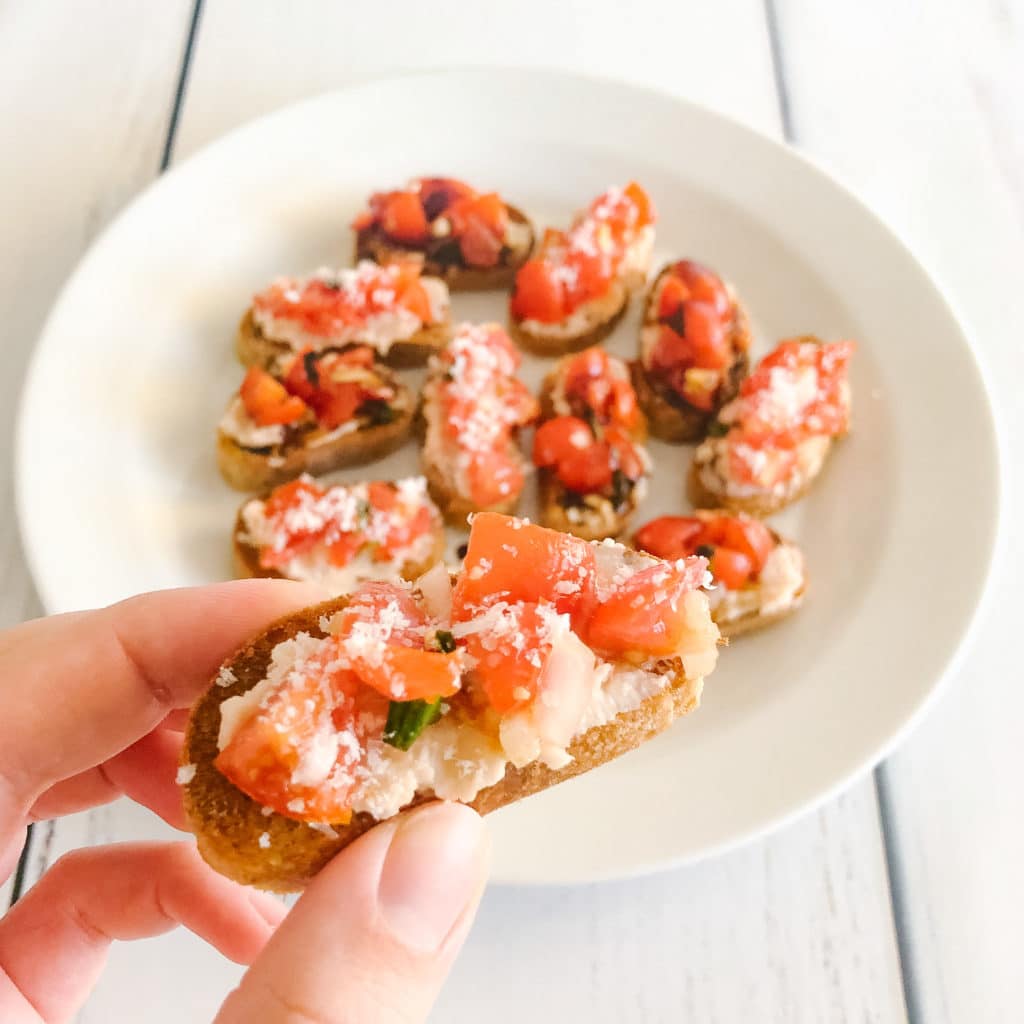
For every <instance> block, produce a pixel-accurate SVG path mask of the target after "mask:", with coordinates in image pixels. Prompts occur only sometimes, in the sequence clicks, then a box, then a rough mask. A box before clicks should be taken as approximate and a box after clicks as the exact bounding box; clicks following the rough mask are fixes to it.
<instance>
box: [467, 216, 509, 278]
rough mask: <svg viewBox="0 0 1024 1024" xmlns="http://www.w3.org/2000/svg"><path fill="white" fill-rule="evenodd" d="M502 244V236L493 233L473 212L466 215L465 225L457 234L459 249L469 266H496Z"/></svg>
mask: <svg viewBox="0 0 1024 1024" xmlns="http://www.w3.org/2000/svg"><path fill="white" fill-rule="evenodd" d="M504 244H505V242H504V236H503V235H497V234H495V233H494V230H493V229H492V228H490V227H489V226H488V225H487V224H486V223H485V222H484V221H482V220H481V219H480V218H479V217H477V216H476V215H475V214H470V215H469V216H468V217H467V219H466V227H465V229H464V230H463V231H462V232H461V233H460V234H459V251H460V252H461V253H462V258H463V260H465V262H466V265H467V266H470V267H496V266H497V265H498V260H499V258H500V257H501V247H502V246H503V245H504Z"/></svg>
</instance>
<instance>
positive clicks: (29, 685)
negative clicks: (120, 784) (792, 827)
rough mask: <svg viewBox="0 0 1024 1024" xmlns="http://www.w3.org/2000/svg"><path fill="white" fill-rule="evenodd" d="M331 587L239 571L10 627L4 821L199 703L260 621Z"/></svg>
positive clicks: (1, 727)
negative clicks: (234, 577)
mask: <svg viewBox="0 0 1024 1024" xmlns="http://www.w3.org/2000/svg"><path fill="white" fill-rule="evenodd" d="M325 596H326V595H325V594H324V592H323V591H322V590H321V589H320V588H319V587H315V586H312V585H309V584H303V583H291V582H287V581H284V580H238V581H235V582H233V583H219V584H214V585H212V586H207V587H193V588H188V589H182V590H168V591H163V592H159V593H153V594H144V595H142V596H140V597H133V598H130V599H129V600H127V601H122V602H121V603H120V604H115V605H111V606H110V607H109V608H103V609H100V610H98V611H91V612H76V613H72V614H68V615H60V616H55V617H53V618H49V619H38V620H36V621H34V622H28V623H25V624H24V625H22V626H18V627H15V628H14V629H11V630H8V631H6V632H4V633H0V706H2V707H3V709H4V714H3V717H2V718H0V782H2V784H3V785H4V788H5V789H6V790H7V792H5V793H4V794H3V797H4V799H2V800H0V807H2V808H3V810H0V829H2V828H3V827H5V826H10V825H12V824H13V822H12V821H11V820H10V812H11V811H13V810H14V809H15V808H19V809H20V810H21V812H22V813H24V811H25V810H27V808H28V807H29V806H30V805H31V803H32V801H33V800H34V799H35V797H36V796H38V794H39V793H41V792H42V791H43V790H44V789H46V788H47V787H48V786H51V785H53V784H54V783H55V782H58V781H60V780H61V779H65V778H67V777H68V776H70V775H74V774H75V773H76V772H80V771H83V770H84V769H86V768H89V767H91V766H93V765H95V764H98V763H100V762H101V761H105V760H106V759H107V758H110V757H112V756H113V755H114V754H117V753H118V752H120V751H121V750H124V749H125V748H126V747H128V746H129V745H130V744H132V743H133V742H135V741H136V740H137V739H139V737H140V736H143V735H145V734H146V733H147V732H149V731H150V730H151V729H153V728H154V727H155V726H156V725H157V724H158V723H159V722H160V721H161V719H163V718H164V716H165V715H166V714H167V712H168V711H169V710H170V709H172V708H180V707H186V706H187V705H189V704H191V703H192V701H193V700H194V699H195V698H196V697H197V696H198V695H199V694H200V693H201V692H202V691H203V690H204V689H205V688H206V686H207V685H208V683H209V681H210V679H211V678H212V676H213V674H214V673H215V672H216V670H217V667H218V666H219V665H220V664H221V662H222V661H223V660H224V659H225V658H226V657H227V656H228V655H230V654H232V653H233V652H234V651H235V650H237V649H238V648H239V647H241V646H242V644H244V643H245V641H246V640H247V639H248V638H249V637H250V636H252V635H253V634H254V633H255V632H257V631H258V630H260V629H261V628H262V627H264V626H266V625H267V624H268V623H270V622H271V621H272V620H274V619H276V618H279V617H280V616H282V615H285V614H287V613H288V612H291V611H294V610H295V609H297V608H301V607H304V606H306V605H309V604H314V603H316V602H318V601H322V600H324V599H325ZM12 805H13V806H12ZM5 811H6V813H5Z"/></svg>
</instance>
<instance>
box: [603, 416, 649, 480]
mask: <svg viewBox="0 0 1024 1024" xmlns="http://www.w3.org/2000/svg"><path fill="white" fill-rule="evenodd" d="M604 438H605V441H606V442H607V443H608V444H609V445H610V446H611V449H612V452H613V454H614V462H615V464H616V468H618V469H619V470H621V471H622V472H623V473H624V474H625V475H626V476H627V477H628V478H629V479H630V480H639V479H640V477H642V476H643V474H644V463H643V459H641V457H640V453H639V451H638V450H637V447H636V445H635V444H634V443H633V439H632V438H631V437H630V436H629V435H628V434H627V433H626V432H625V431H624V430H622V429H621V428H620V427H614V426H612V427H608V429H607V430H606V431H605V434H604Z"/></svg>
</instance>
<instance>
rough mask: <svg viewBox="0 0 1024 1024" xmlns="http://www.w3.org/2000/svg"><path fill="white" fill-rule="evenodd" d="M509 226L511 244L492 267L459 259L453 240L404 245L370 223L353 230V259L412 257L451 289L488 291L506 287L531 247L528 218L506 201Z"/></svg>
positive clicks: (390, 260)
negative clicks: (418, 245)
mask: <svg viewBox="0 0 1024 1024" xmlns="http://www.w3.org/2000/svg"><path fill="white" fill-rule="evenodd" d="M506 209H507V210H508V217H509V221H510V223H511V225H513V227H512V228H511V230H510V232H509V234H510V235H511V236H512V238H513V244H512V245H505V246H504V247H503V248H502V250H501V253H500V254H499V256H498V263H497V264H496V265H495V266H493V267H471V266H468V265H467V264H466V262H465V261H464V260H463V259H462V253H461V250H460V249H459V246H458V243H457V242H448V243H447V244H445V241H444V239H437V240H435V241H434V242H432V243H429V244H428V245H427V246H426V247H416V246H406V245H402V243H400V242H396V241H395V240H394V239H392V238H389V237H388V236H387V235H386V234H385V233H384V232H383V230H382V229H381V227H380V225H378V224H372V225H371V226H370V227H368V228H363V229H362V230H361V231H357V232H356V245H355V256H356V259H357V260H374V261H375V262H376V263H384V264H387V263H402V262H408V261H410V260H415V261H416V262H419V263H421V264H422V266H423V273H424V274H427V275H429V276H430V277H439V278H440V279H441V280H442V281H444V282H445V283H446V284H447V285H448V287H449V288H450V289H451V290H452V291H453V292H479V291H492V290H494V289H498V288H509V287H511V285H512V282H513V281H514V280H515V276H516V271H517V270H518V269H519V268H520V267H521V266H522V265H523V264H524V263H525V262H526V261H527V260H528V259H529V258H530V253H532V252H533V246H534V231H533V225H532V224H531V223H530V219H529V217H527V216H526V214H525V213H523V211H522V210H520V209H518V208H517V207H515V206H510V205H508V204H506Z"/></svg>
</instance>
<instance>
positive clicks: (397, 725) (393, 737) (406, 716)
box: [384, 634, 451, 750]
mask: <svg viewBox="0 0 1024 1024" xmlns="http://www.w3.org/2000/svg"><path fill="white" fill-rule="evenodd" d="M450 635H451V634H449V636H450ZM440 717H441V698H440V697H438V698H437V699H436V700H432V701H426V700H393V701H392V702H391V705H390V707H389V708H388V721H387V725H385V726H384V742H385V743H387V744H389V745H390V746H392V747H397V748H398V749H399V750H408V749H409V748H410V747H411V746H412V745H413V743H415V742H416V739H417V738H418V737H419V734H420V733H421V732H423V730H424V729H426V727H427V726H428V725H431V724H433V723H434V722H436V721H437V720H438V719H439V718H440Z"/></svg>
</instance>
